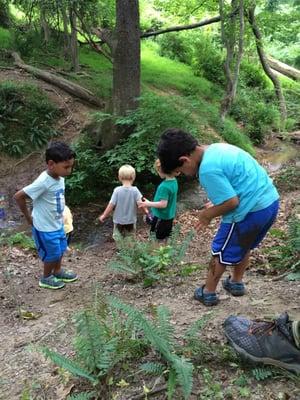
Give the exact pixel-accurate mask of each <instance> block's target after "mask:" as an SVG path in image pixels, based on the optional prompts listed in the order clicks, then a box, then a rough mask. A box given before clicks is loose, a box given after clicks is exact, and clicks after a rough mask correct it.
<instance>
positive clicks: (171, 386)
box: [167, 368, 176, 400]
mask: <svg viewBox="0 0 300 400" xmlns="http://www.w3.org/2000/svg"><path fill="white" fill-rule="evenodd" d="M175 389H176V372H175V370H174V369H172V368H171V369H170V371H169V377H168V386H167V395H168V400H172V398H173V395H174V393H175Z"/></svg>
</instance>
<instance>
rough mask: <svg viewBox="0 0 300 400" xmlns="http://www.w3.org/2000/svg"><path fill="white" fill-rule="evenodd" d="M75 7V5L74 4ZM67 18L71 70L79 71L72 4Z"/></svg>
mask: <svg viewBox="0 0 300 400" xmlns="http://www.w3.org/2000/svg"><path fill="white" fill-rule="evenodd" d="M74 7H75V6H74ZM69 18H70V24H71V37H70V50H71V62H72V70H73V71H74V72H78V71H79V56H78V42H77V28H76V26H77V17H76V13H75V12H74V10H73V6H72V7H70V9H69Z"/></svg>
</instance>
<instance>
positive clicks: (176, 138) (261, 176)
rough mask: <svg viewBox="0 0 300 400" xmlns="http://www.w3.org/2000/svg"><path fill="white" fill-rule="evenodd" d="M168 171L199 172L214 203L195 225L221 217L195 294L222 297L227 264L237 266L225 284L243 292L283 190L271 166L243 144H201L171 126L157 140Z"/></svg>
mask: <svg viewBox="0 0 300 400" xmlns="http://www.w3.org/2000/svg"><path fill="white" fill-rule="evenodd" d="M158 156H159V159H160V162H161V167H162V170H163V171H164V172H165V173H171V172H174V171H176V172H179V173H183V174H184V175H187V176H197V177H198V179H199V183H200V185H201V186H202V187H203V188H204V190H205V192H206V193H207V196H208V198H209V200H210V202H211V203H212V205H211V207H208V208H206V209H204V210H202V211H201V212H200V215H199V222H198V223H197V225H196V229H197V230H198V231H199V230H201V229H205V228H206V227H207V226H208V225H209V223H210V221H211V220H212V219H213V218H215V217H218V216H222V221H221V224H220V227H219V230H218V232H217V234H216V236H215V237H214V239H213V243H212V247H211V251H212V256H213V257H212V259H211V262H210V268H209V271H208V276H207V279H206V283H205V285H203V286H202V287H200V288H197V289H196V291H195V299H197V300H199V301H200V302H202V303H203V304H205V305H207V306H211V305H215V304H217V303H218V301H219V299H218V297H217V295H216V288H217V285H218V283H219V280H220V278H221V276H222V275H223V273H224V271H225V268H226V266H227V265H229V266H234V268H233V271H232V276H229V277H227V278H226V279H225V280H224V281H223V287H224V288H225V289H226V290H227V291H228V292H230V293H231V294H232V295H233V296H242V295H244V293H245V286H244V283H243V281H242V279H243V276H244V272H245V270H246V268H247V266H248V264H249V255H250V250H252V249H254V248H255V247H257V246H258V245H259V243H260V242H261V241H262V239H263V238H264V237H265V235H266V233H267V232H268V230H269V229H270V227H271V225H272V224H273V223H274V221H275V219H276V216H277V212H278V208H279V194H278V192H277V190H276V188H275V186H274V185H273V182H272V180H271V179H270V178H269V176H268V174H267V173H266V171H265V170H264V169H263V168H262V167H261V166H260V165H259V164H258V162H257V161H256V160H255V159H254V158H253V157H251V156H250V155H249V154H248V153H246V152H245V151H243V150H242V149H240V148H238V147H235V146H232V145H229V144H226V143H214V144H212V145H210V146H204V145H199V144H198V142H197V140H196V139H195V138H194V137H193V136H191V135H189V134H188V133H186V132H184V131H182V130H180V129H176V128H173V129H168V130H166V131H165V132H164V133H163V134H162V136H161V140H160V143H159V145H158Z"/></svg>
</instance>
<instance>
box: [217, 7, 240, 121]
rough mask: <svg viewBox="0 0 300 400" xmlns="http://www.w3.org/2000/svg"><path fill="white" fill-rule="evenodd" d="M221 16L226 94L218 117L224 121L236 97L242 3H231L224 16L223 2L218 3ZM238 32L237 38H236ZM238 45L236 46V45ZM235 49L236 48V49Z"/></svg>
mask: <svg viewBox="0 0 300 400" xmlns="http://www.w3.org/2000/svg"><path fill="white" fill-rule="evenodd" d="M219 4H220V16H221V36H222V41H223V43H224V46H225V47H226V60H225V64H224V69H225V76H226V80H227V84H226V94H225V97H224V99H223V100H222V103H221V109H220V116H221V119H222V121H224V119H225V116H226V114H227V113H228V111H229V110H230V107H231V105H232V102H233V100H234V99H235V96H236V89H237V84H238V78H239V72H240V64H241V60H242V56H243V50H244V2H243V0H239V4H238V7H237V0H232V2H231V13H230V14H229V15H228V16H226V15H225V13H224V0H220V1H219ZM237 8H238V10H239V27H238V28H237V27H236V25H237V22H236V14H234V10H236V9H237ZM236 32H238V38H237V37H236ZM237 43H238V45H237ZM236 47H238V48H237V49H236Z"/></svg>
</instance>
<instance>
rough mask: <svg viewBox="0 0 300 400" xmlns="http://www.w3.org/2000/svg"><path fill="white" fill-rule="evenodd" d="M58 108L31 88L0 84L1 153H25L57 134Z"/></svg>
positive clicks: (18, 154) (6, 83) (32, 86)
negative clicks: (55, 124)
mask: <svg viewBox="0 0 300 400" xmlns="http://www.w3.org/2000/svg"><path fill="white" fill-rule="evenodd" d="M57 116H58V112H57V109H56V108H55V107H54V106H53V105H52V104H51V103H50V102H49V100H48V99H47V98H46V97H45V96H44V94H43V93H42V92H41V91H40V90H39V89H38V88H37V87H36V86H34V85H19V84H15V83H13V82H9V81H8V82H5V83H2V84H0V152H5V153H7V154H9V155H11V156H20V155H22V154H26V153H28V152H30V151H32V149H38V148H40V147H42V146H44V145H45V144H46V143H47V142H48V141H49V140H50V139H51V138H52V137H55V136H57V135H58V132H57V131H55V130H54V129H53V124H54V121H55V119H56V117H57Z"/></svg>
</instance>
